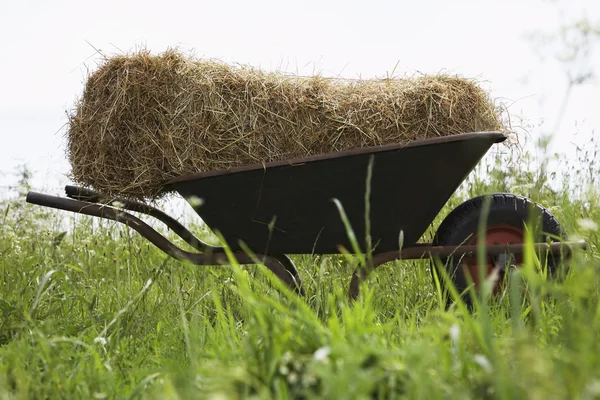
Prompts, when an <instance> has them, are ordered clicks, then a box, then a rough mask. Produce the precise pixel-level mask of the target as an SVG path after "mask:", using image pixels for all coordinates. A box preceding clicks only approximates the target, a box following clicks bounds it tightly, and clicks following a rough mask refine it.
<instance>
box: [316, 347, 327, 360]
mask: <svg viewBox="0 0 600 400" xmlns="http://www.w3.org/2000/svg"><path fill="white" fill-rule="evenodd" d="M329 354H331V349H330V348H329V347H321V348H320V349H318V350H317V351H315V354H313V358H314V359H315V360H317V361H327V357H328V356H329Z"/></svg>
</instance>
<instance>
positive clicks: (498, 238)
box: [463, 224, 523, 294]
mask: <svg viewBox="0 0 600 400" xmlns="http://www.w3.org/2000/svg"><path fill="white" fill-rule="evenodd" d="M485 235H486V240H485V243H486V245H496V244H506V243H508V244H515V243H523V230H522V229H520V228H517V227H515V226H512V225H507V224H497V225H492V226H490V227H488V229H487V230H486V233H485ZM478 239H479V238H478V234H477V233H475V234H473V236H472V237H471V239H470V240H469V241H468V242H467V243H466V244H467V245H477V244H479V240H478ZM513 257H514V260H515V264H516V265H519V264H521V263H522V257H521V255H513ZM463 267H464V270H465V273H466V274H469V275H470V277H471V279H472V280H473V282H474V284H475V287H476V288H479V284H480V282H479V266H478V264H477V257H476V256H475V255H473V256H469V257H465V258H464V259H463ZM484 267H485V274H486V277H487V276H489V275H490V274H491V273H492V272H494V269H497V270H498V271H497V273H498V280H497V281H496V284H495V286H494V289H493V293H494V294H498V293H499V292H500V291H501V288H502V283H503V281H504V273H505V270H503V269H499V268H498V267H497V266H496V265H495V263H494V258H493V257H491V256H488V257H487V263H486V265H485V266H484Z"/></svg>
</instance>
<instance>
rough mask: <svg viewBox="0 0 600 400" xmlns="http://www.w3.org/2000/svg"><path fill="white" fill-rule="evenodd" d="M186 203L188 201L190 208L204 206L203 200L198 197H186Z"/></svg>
mask: <svg viewBox="0 0 600 400" xmlns="http://www.w3.org/2000/svg"><path fill="white" fill-rule="evenodd" d="M187 201H188V203H190V206H192V207H200V206H201V205H202V204H204V200H202V199H201V198H200V197H198V196H191V197H188V198H187Z"/></svg>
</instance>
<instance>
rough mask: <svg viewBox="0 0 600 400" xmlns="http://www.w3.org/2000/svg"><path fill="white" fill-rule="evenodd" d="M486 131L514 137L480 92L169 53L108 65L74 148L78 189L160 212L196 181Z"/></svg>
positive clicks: (80, 108) (74, 133)
mask: <svg viewBox="0 0 600 400" xmlns="http://www.w3.org/2000/svg"><path fill="white" fill-rule="evenodd" d="M477 131H502V132H504V131H505V129H504V126H503V124H502V122H501V118H500V112H499V109H498V107H496V106H494V104H493V103H492V102H491V101H490V99H489V97H488V95H487V94H486V92H484V91H483V90H482V89H481V88H480V87H479V86H478V85H477V84H476V82H474V81H472V80H468V79H464V78H460V77H457V76H449V75H433V76H419V77H416V78H404V79H373V80H343V79H329V78H324V77H321V76H311V77H299V76H289V75H286V74H282V73H275V72H265V71H261V70H258V69H255V68H251V67H246V66H241V67H233V66H230V65H227V64H225V63H222V62H219V61H213V60H210V61H205V60H197V59H192V58H190V57H185V56H183V55H182V54H181V53H179V52H178V51H176V50H173V49H170V50H167V51H166V52H164V53H162V54H160V55H151V54H150V53H149V52H148V51H147V50H141V51H137V52H135V53H133V54H129V55H119V56H115V57H111V58H107V59H105V61H104V63H103V64H102V65H100V67H99V68H98V69H97V70H96V71H95V72H94V73H92V74H91V75H90V76H89V77H88V80H87V83H86V86H85V88H84V92H83V95H82V97H81V98H80V99H79V101H78V102H77V104H76V107H75V109H74V110H73V111H72V112H71V113H70V114H69V124H68V132H67V137H68V157H69V161H70V163H71V167H72V171H71V177H72V179H73V180H74V181H75V182H77V183H79V184H81V185H83V186H89V187H92V188H94V189H96V190H98V191H101V192H103V193H105V194H107V195H115V196H123V197H128V198H135V199H139V200H148V199H150V200H152V199H156V198H159V197H161V196H162V195H164V194H165V189H164V186H165V184H166V183H167V182H168V181H170V180H171V179H173V178H177V177H180V176H184V175H189V174H193V173H196V172H201V171H211V170H223V169H229V168H231V167H236V166H241V165H247V164H255V163H264V162H269V161H279V160H285V159H290V158H298V157H304V156H309V155H315V154H324V153H332V152H339V151H343V150H348V149H352V148H359V147H366V146H377V145H383V144H389V143H403V142H408V141H411V140H416V139H425V138H430V137H436V136H445V135H453V134H461V133H467V132H477Z"/></svg>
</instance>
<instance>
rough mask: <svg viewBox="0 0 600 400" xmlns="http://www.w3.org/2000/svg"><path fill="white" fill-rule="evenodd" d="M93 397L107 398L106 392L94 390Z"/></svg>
mask: <svg viewBox="0 0 600 400" xmlns="http://www.w3.org/2000/svg"><path fill="white" fill-rule="evenodd" d="M94 398H95V399H106V398H108V395H107V394H106V393H98V392H94Z"/></svg>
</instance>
